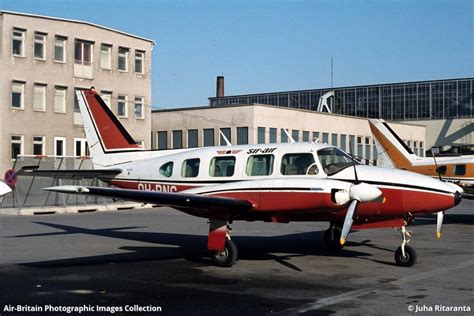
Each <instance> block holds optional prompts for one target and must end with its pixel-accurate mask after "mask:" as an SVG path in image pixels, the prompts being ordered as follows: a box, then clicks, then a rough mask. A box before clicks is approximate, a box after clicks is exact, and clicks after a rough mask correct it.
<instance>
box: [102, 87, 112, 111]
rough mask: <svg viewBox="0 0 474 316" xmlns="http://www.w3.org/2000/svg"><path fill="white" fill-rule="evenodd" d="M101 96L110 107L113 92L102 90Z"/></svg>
mask: <svg viewBox="0 0 474 316" xmlns="http://www.w3.org/2000/svg"><path fill="white" fill-rule="evenodd" d="M100 97H101V98H102V100H104V102H105V104H106V105H107V107H108V108H109V109H110V108H111V105H110V103H111V102H112V92H110V91H104V90H102V91H100Z"/></svg>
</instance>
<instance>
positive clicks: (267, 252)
mask: <svg viewBox="0 0 474 316" xmlns="http://www.w3.org/2000/svg"><path fill="white" fill-rule="evenodd" d="M35 223H36V224H40V225H44V226H48V227H52V228H55V229H60V230H61V231H59V232H50V233H39V234H29V235H18V236H12V238H23V237H43V236H63V235H69V234H87V235H94V236H101V237H109V238H118V239H125V240H132V241H139V242H147V243H152V244H157V245H156V246H149V247H147V246H143V247H140V246H138V247H130V246H124V247H120V248H118V249H119V250H121V251H127V252H121V253H115V254H107V255H99V256H89V257H78V258H69V259H60V260H48V261H40V262H31V263H23V264H22V265H25V266H29V267H39V268H51V267H70V266H83V265H101V264H111V263H124V262H139V261H151V260H170V259H179V258H185V259H187V260H189V261H192V262H195V263H204V264H209V263H210V262H211V259H210V257H209V253H208V251H207V249H206V245H207V236H203V235H187V234H174V233H161V232H151V233H150V232H137V231H130V230H132V229H138V228H141V227H133V226H131V227H115V228H104V229H87V228H81V227H75V226H67V225H61V224H54V223H47V222H35ZM323 233H324V231H316V232H308V233H297V234H288V235H282V236H270V237H264V236H233V237H232V240H234V241H235V243H236V244H237V246H238V248H239V259H242V260H262V261H264V260H274V261H276V262H278V263H280V264H282V265H283V266H285V267H287V268H289V269H292V270H295V271H302V270H301V269H300V268H298V267H297V266H295V265H293V264H292V263H290V262H289V261H290V260H291V258H292V257H299V256H337V257H355V258H363V259H368V257H370V256H372V255H371V254H370V253H366V252H360V251H354V250H350V249H347V246H348V247H353V246H369V247H373V248H376V247H374V246H372V245H370V244H369V242H370V241H369V240H366V241H363V242H362V243H357V242H348V244H347V246H346V248H344V249H343V250H341V251H337V252H333V251H330V250H327V249H326V248H325V247H324V245H323V242H322V237H323ZM379 249H383V248H379ZM383 250H387V251H391V252H393V250H389V249H383ZM369 260H373V259H369ZM383 263H386V262H383ZM387 264H389V263H387ZM390 264H391V263H390Z"/></svg>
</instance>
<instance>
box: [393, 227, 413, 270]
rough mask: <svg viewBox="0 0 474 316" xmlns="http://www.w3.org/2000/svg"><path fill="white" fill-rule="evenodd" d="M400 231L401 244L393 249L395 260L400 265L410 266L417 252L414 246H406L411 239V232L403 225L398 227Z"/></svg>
mask: <svg viewBox="0 0 474 316" xmlns="http://www.w3.org/2000/svg"><path fill="white" fill-rule="evenodd" d="M400 231H401V233H402V245H401V246H400V247H398V248H397V250H396V251H395V262H396V263H397V265H399V266H401V267H411V266H413V265H414V264H415V263H416V259H417V254H416V251H415V249H414V248H412V247H410V246H408V243H409V242H410V240H411V233H410V232H409V231H407V229H406V227H405V225H403V226H402V227H401V228H400Z"/></svg>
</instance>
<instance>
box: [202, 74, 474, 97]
mask: <svg viewBox="0 0 474 316" xmlns="http://www.w3.org/2000/svg"><path fill="white" fill-rule="evenodd" d="M473 79H474V78H469V77H468V78H452V79H436V80H422V81H406V82H393V83H379V84H366V85H358V86H345V87H333V88H315V89H305V90H289V91H273V92H263V93H252V94H234V95H225V96H223V97H209V98H208V100H217V99H225V98H235V97H253V96H259V95H271V94H281V93H305V92H313V91H320V90H342V89H357V88H370V87H380V86H391V85H400V84H419V83H431V82H442V81H455V80H456V81H457V80H473Z"/></svg>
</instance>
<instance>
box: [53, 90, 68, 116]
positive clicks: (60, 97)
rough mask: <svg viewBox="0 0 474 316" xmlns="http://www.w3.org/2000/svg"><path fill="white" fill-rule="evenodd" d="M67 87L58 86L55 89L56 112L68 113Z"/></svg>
mask: <svg viewBox="0 0 474 316" xmlns="http://www.w3.org/2000/svg"><path fill="white" fill-rule="evenodd" d="M66 92H67V88H66V87H61V86H56V87H55V88H54V105H53V107H54V112H55V113H66Z"/></svg>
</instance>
